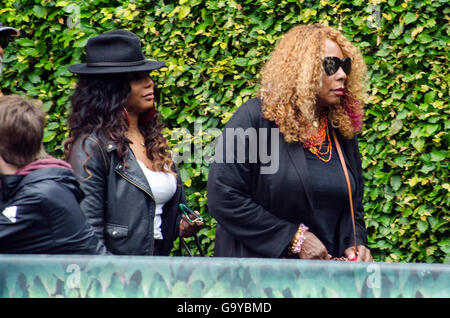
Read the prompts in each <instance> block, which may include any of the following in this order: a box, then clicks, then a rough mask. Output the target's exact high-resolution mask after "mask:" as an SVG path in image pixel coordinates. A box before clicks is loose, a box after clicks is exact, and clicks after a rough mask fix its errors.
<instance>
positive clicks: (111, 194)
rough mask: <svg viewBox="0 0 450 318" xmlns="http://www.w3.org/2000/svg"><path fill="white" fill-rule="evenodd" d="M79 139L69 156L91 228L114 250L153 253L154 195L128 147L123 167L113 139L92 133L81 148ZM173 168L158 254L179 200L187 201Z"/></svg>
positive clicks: (174, 228)
mask: <svg viewBox="0 0 450 318" xmlns="http://www.w3.org/2000/svg"><path fill="white" fill-rule="evenodd" d="M83 139H84V138H83V137H80V138H78V140H77V141H75V143H74V144H73V145H72V148H71V150H70V156H69V158H68V161H69V163H70V164H71V165H72V168H73V170H74V173H75V175H76V176H77V178H78V179H79V181H80V184H81V189H82V190H83V191H84V193H85V198H84V200H83V201H82V202H81V208H82V210H83V211H84V213H85V214H86V216H87V218H88V221H89V223H90V224H91V225H92V226H93V228H94V230H95V233H96V234H97V236H98V237H99V239H100V240H101V241H102V242H104V243H105V245H106V248H107V249H108V251H109V252H111V253H113V254H124V255H153V254H154V237H153V221H154V217H155V200H154V198H153V194H152V189H151V188H150V186H149V184H148V182H147V179H146V177H145V175H144V173H143V171H142V170H141V168H140V166H139V163H138V162H137V160H136V158H135V156H134V154H133V152H132V150H131V149H129V152H128V158H127V160H126V165H125V167H123V164H122V162H121V161H120V160H119V158H118V156H117V153H116V151H115V150H116V145H115V144H114V143H113V142H111V141H103V139H101V138H98V137H97V136H95V135H94V134H91V135H90V136H88V137H87V139H86V141H85V143H84V149H83V147H82V141H83ZM88 154H89V159H88V160H87V161H86V159H87V156H88ZM84 165H85V167H84ZM85 168H86V170H87V171H86V170H85ZM175 172H177V190H176V193H175V195H174V196H173V198H172V199H171V200H170V201H169V202H167V203H166V204H165V205H164V207H163V214H162V216H161V218H162V224H161V232H162V235H163V238H164V239H163V241H162V242H161V243H160V244H159V246H158V250H159V255H169V253H170V251H171V249H172V247H173V242H174V240H175V239H176V238H177V237H178V234H179V223H180V219H181V214H180V211H179V209H178V204H179V203H185V201H186V199H185V194H184V189H183V186H182V183H181V178H180V176H179V173H178V171H177V169H176V168H175Z"/></svg>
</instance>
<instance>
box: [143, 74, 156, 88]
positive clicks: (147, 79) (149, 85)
mask: <svg viewBox="0 0 450 318" xmlns="http://www.w3.org/2000/svg"><path fill="white" fill-rule="evenodd" d="M153 85H154V82H153V80H152V79H151V78H150V76H149V77H147V78H146V80H145V86H146V87H153Z"/></svg>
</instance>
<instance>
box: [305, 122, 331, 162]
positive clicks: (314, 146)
mask: <svg viewBox="0 0 450 318" xmlns="http://www.w3.org/2000/svg"><path fill="white" fill-rule="evenodd" d="M325 139H327V140H328V145H327V149H326V150H325V151H323V152H322V151H321V149H322V144H323V142H324V141H325ZM303 147H304V148H306V149H308V150H309V151H311V152H312V153H313V154H315V155H316V157H317V158H319V159H320V160H322V161H323V162H328V161H330V160H331V154H332V148H333V146H332V145H331V140H330V134H329V132H328V119H327V116H326V115H325V114H322V115H321V116H320V126H319V132H318V134H317V135H314V136H312V137H311V138H310V139H309V140H307V141H305V142H304V143H303ZM327 155H328V158H323V157H322V156H327Z"/></svg>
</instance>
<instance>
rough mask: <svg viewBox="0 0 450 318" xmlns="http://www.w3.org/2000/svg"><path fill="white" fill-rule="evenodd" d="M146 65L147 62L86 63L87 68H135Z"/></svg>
mask: <svg viewBox="0 0 450 318" xmlns="http://www.w3.org/2000/svg"><path fill="white" fill-rule="evenodd" d="M142 64H145V60H140V61H133V62H94V63H86V65H87V66H135V65H142Z"/></svg>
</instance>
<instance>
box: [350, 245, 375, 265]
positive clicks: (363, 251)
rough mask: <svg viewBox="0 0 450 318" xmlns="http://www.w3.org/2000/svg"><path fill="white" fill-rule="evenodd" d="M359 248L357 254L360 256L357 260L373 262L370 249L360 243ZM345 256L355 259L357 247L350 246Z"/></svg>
mask: <svg viewBox="0 0 450 318" xmlns="http://www.w3.org/2000/svg"><path fill="white" fill-rule="evenodd" d="M356 248H357V249H358V252H357V255H358V258H357V259H356V261H357V262H373V257H372V254H371V253H370V250H369V249H368V248H367V247H365V246H364V245H358V246H357V247H356ZM344 253H345V256H346V257H347V258H348V259H354V258H355V248H354V247H349V248H347V249H346V250H345V251H344Z"/></svg>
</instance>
